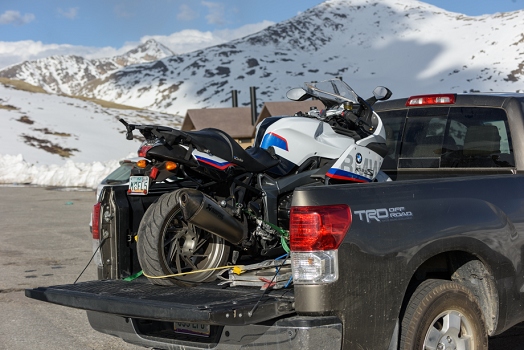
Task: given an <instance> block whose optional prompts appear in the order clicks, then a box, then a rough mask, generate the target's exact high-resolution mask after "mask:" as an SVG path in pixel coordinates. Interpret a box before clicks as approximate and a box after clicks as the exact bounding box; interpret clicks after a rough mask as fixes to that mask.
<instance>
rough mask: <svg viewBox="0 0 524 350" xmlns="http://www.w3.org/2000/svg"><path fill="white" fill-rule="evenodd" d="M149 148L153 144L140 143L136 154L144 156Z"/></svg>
mask: <svg viewBox="0 0 524 350" xmlns="http://www.w3.org/2000/svg"><path fill="white" fill-rule="evenodd" d="M151 148H153V146H151V145H142V146H140V148H139V149H138V156H139V157H145V156H146V154H147V151H149V150H150V149H151Z"/></svg>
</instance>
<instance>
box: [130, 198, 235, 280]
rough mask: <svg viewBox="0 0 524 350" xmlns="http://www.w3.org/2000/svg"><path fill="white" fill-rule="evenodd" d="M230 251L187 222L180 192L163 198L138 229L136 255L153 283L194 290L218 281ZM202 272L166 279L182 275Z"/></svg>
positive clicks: (222, 241) (217, 238)
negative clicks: (180, 202)
mask: <svg viewBox="0 0 524 350" xmlns="http://www.w3.org/2000/svg"><path fill="white" fill-rule="evenodd" d="M230 251H231V247H230V245H229V244H228V243H227V242H226V241H225V240H224V239H223V238H221V237H218V236H216V235H214V234H212V233H210V232H208V231H206V230H203V229H200V228H198V227H196V226H194V225H192V224H189V223H188V222H187V221H186V220H184V218H183V215H182V211H181V209H180V205H179V200H178V191H175V192H170V193H166V194H164V195H162V196H161V197H160V198H159V199H158V201H157V202H155V203H153V204H152V205H151V206H150V207H149V208H148V209H147V211H146V213H145V214H144V216H143V218H142V221H141V223H140V227H139V229H138V242H137V254H138V260H139V262H140V266H141V267H142V270H143V271H144V274H145V275H146V276H148V279H149V281H150V282H151V283H153V284H156V285H168V286H169V285H174V284H176V285H179V286H184V287H191V286H194V285H197V284H199V283H202V282H208V281H212V280H214V279H216V275H217V274H218V273H220V272H221V271H220V270H214V269H216V268H218V267H222V266H224V265H226V263H227V261H228V259H229V255H230ZM197 270H198V271H200V270H204V271H203V272H198V273H192V274H186V275H180V276H174V277H164V278H153V277H158V276H169V275H175V274H180V273H187V272H193V271H197Z"/></svg>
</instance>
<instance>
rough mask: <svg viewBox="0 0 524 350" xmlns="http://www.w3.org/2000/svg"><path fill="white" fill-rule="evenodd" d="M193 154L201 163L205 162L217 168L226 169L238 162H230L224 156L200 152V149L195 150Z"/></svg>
mask: <svg viewBox="0 0 524 350" xmlns="http://www.w3.org/2000/svg"><path fill="white" fill-rule="evenodd" d="M193 155H194V156H195V158H196V160H197V161H198V162H199V163H204V164H206V165H209V166H212V167H213V168H217V169H219V170H226V169H227V168H229V167H232V166H235V165H236V164H233V163H231V162H228V161H226V160H224V159H222V158H219V157H215V156H211V155H207V154H205V153H202V152H199V151H196V150H195V151H193Z"/></svg>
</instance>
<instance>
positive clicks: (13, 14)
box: [0, 10, 35, 26]
mask: <svg viewBox="0 0 524 350" xmlns="http://www.w3.org/2000/svg"><path fill="white" fill-rule="evenodd" d="M34 19H35V15H33V14H32V13H26V14H25V15H22V14H21V13H20V12H18V11H12V10H8V11H5V12H4V13H2V14H1V15H0V24H2V25H4V24H13V25H17V26H21V25H24V24H27V23H29V22H31V21H33V20H34Z"/></svg>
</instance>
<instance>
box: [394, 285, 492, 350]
mask: <svg viewBox="0 0 524 350" xmlns="http://www.w3.org/2000/svg"><path fill="white" fill-rule="evenodd" d="M400 349H401V350H415V349H416V350H420V349H438V350H451V349H457V350H458V349H463V350H487V349H488V336H487V331H486V326H485V322H484V317H483V315H482V311H481V309H480V307H479V305H478V301H477V298H476V297H475V295H473V293H471V291H470V290H469V289H468V288H467V287H465V286H463V285H461V284H459V283H456V282H452V281H445V280H427V281H424V282H423V283H422V284H421V285H420V286H419V287H418V288H417V289H416V290H415V292H414V293H413V295H412V296H411V298H410V300H409V303H408V305H407V307H406V311H405V314H404V317H403V319H402V326H401V334H400Z"/></svg>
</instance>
